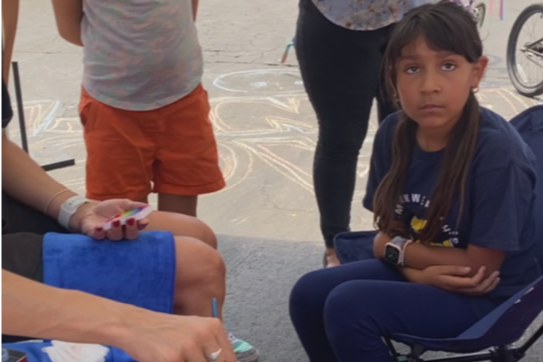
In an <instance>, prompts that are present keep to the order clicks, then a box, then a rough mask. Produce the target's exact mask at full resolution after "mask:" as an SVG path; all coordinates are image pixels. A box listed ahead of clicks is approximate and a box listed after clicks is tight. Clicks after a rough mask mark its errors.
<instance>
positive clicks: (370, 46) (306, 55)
mask: <svg viewBox="0 0 543 362" xmlns="http://www.w3.org/2000/svg"><path fill="white" fill-rule="evenodd" d="M391 30H392V26H388V27H386V28H383V29H379V30H375V31H353V30H348V29H346V28H342V27H340V26H337V25H335V24H333V23H332V22H330V21H329V20H328V19H326V18H325V17H324V16H323V15H322V14H321V13H320V11H319V10H318V9H317V8H316V7H315V6H314V5H313V3H312V1H311V0H300V14H299V17H298V25H297V29H296V47H295V49H296V55H297V57H298V61H299V64H300V70H301V73H302V79H303V81H304V85H305V89H306V91H307V94H308V96H309V100H310V101H311V104H312V105H313V108H314V110H315V112H316V114H317V118H318V122H319V139H318V143H317V149H316V151H315V160H314V165H313V182H314V186H315V193H316V196H317V203H318V206H319V211H320V222H321V231H322V234H323V236H324V240H325V242H326V246H327V247H333V239H334V236H335V235H337V234H338V233H341V232H344V231H349V222H350V217H351V215H350V214H351V202H352V198H353V193H354V188H355V181H356V167H357V161H358V154H359V152H360V149H361V147H362V144H363V142H364V138H365V137H366V133H367V130H368V122H369V118H370V111H371V106H372V103H373V100H374V99H375V98H377V101H378V115H379V122H381V121H382V120H383V119H384V118H385V117H386V116H387V115H389V114H390V113H393V112H394V111H395V108H394V106H393V103H392V102H391V101H388V100H387V99H384V98H386V97H383V93H384V89H383V87H381V85H382V79H383V77H382V72H381V60H382V58H383V54H384V51H385V49H386V46H387V42H388V39H389V35H390V32H391Z"/></svg>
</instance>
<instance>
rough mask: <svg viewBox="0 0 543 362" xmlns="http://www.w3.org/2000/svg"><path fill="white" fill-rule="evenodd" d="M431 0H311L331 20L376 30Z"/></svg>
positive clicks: (345, 25)
mask: <svg viewBox="0 0 543 362" xmlns="http://www.w3.org/2000/svg"><path fill="white" fill-rule="evenodd" d="M429 2H433V0H313V3H314V4H315V6H316V7H317V8H318V9H319V10H320V12H321V13H322V14H323V15H324V16H325V17H326V18H327V19H328V20H330V21H331V22H333V23H334V24H336V25H339V26H341V27H344V28H347V29H351V30H367V31H369V30H376V29H380V28H384V27H386V26H388V25H391V24H394V23H397V22H399V21H400V20H401V19H402V18H403V16H404V14H405V13H407V12H408V11H409V10H411V9H413V8H415V7H417V6H420V5H423V4H425V3H429Z"/></svg>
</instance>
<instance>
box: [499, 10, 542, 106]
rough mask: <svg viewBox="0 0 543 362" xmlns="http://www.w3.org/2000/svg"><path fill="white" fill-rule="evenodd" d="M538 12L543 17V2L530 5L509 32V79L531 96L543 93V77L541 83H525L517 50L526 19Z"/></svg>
mask: <svg viewBox="0 0 543 362" xmlns="http://www.w3.org/2000/svg"><path fill="white" fill-rule="evenodd" d="M538 13H541V16H542V17H543V4H534V5H530V6H528V7H527V8H526V9H524V10H523V11H522V12H521V13H520V14H519V16H518V17H517V19H516V20H515V23H514V24H513V28H512V29H511V33H510V34H509V40H508V42H507V72H508V73H509V79H510V80H511V83H513V86H514V87H515V89H516V90H517V92H519V93H520V94H522V95H523V96H526V97H531V98H533V97H536V96H539V95H541V94H543V79H541V82H540V83H538V84H536V85H534V86H529V85H526V84H524V82H523V81H522V80H521V78H520V77H519V70H518V67H517V53H516V52H517V42H518V38H519V35H520V31H521V30H522V28H523V26H524V24H525V23H526V21H527V20H528V19H529V18H530V17H531V16H533V15H534V14H538ZM542 21H543V20H542Z"/></svg>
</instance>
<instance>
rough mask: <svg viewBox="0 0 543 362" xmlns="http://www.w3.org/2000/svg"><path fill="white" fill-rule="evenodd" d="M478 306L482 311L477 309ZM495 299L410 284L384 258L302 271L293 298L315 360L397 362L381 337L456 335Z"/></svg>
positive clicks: (292, 309)
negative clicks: (307, 272)
mask: <svg viewBox="0 0 543 362" xmlns="http://www.w3.org/2000/svg"><path fill="white" fill-rule="evenodd" d="M475 304H476V305H477V308H476V309H477V311H478V312H476V311H475V309H474V308H473V307H474V305H475ZM494 307H496V305H495V303H493V302H490V301H489V300H487V299H485V298H477V297H468V296H463V295H457V294H453V293H449V292H446V291H444V290H441V289H438V288H434V287H431V286H427V285H422V284H415V283H410V282H407V281H406V280H405V278H404V277H403V275H401V273H399V272H398V271H397V270H396V268H395V267H393V266H390V265H388V264H386V263H384V262H382V261H379V260H366V261H360V262H355V263H349V264H346V265H342V266H339V267H336V268H330V269H321V270H317V271H314V272H311V273H309V274H307V275H305V276H303V277H302V278H301V279H300V280H299V281H298V283H297V284H296V285H295V286H294V289H293V290H292V294H291V297H290V315H291V319H292V322H293V324H294V328H295V329H296V332H297V334H298V337H299V338H300V341H301V343H302V345H303V347H304V349H305V351H306V352H307V355H308V356H309V359H310V361H311V362H321V361H322V362H332V361H339V362H352V361H360V362H395V359H394V358H392V357H391V356H390V353H389V351H388V348H387V347H386V345H385V344H384V343H383V340H382V337H383V336H388V335H390V334H391V333H403V334H410V335H416V336H420V337H427V338H452V337H456V336H458V335H460V334H461V333H462V332H464V331H465V330H466V329H468V328H469V327H470V326H471V325H473V324H474V323H475V322H477V321H478V320H479V319H480V318H482V317H483V315H481V310H485V309H486V311H485V313H484V314H486V313H488V312H490V311H491V310H492V309H493V308H494Z"/></svg>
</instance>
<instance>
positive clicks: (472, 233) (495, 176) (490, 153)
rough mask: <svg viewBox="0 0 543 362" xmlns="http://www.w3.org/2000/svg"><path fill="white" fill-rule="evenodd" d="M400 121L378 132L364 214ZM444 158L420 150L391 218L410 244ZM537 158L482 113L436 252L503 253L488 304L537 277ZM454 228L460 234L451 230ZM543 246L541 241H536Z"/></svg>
mask: <svg viewBox="0 0 543 362" xmlns="http://www.w3.org/2000/svg"><path fill="white" fill-rule="evenodd" d="M398 122H399V114H398V113H396V114H393V115H391V116H389V117H388V118H387V119H386V120H385V121H384V122H383V123H382V124H381V126H380V127H379V130H378V131H377V134H376V137H375V140H374V145H373V154H372V158H371V166H370V173H369V179H368V184H367V190H366V196H365V197H364V206H365V207H366V208H367V209H368V210H370V211H372V210H373V197H374V195H375V191H376V189H377V186H378V185H379V183H380V182H381V180H382V179H383V178H384V177H385V175H386V173H387V172H388V170H389V169H390V166H391V164H392V144H393V138H394V131H395V128H396V125H397V124H398ZM443 153H444V151H438V152H425V151H423V150H422V149H420V147H419V146H418V145H416V146H415V149H414V150H413V153H412V160H411V165H410V167H409V172H408V175H407V179H406V184H405V187H404V193H403V195H402V197H401V202H399V203H398V205H397V207H396V216H397V217H398V218H399V219H401V220H403V221H404V222H405V223H406V224H407V226H408V227H409V228H410V230H411V234H412V236H413V238H414V240H417V236H418V233H417V232H418V231H420V230H421V229H422V228H423V227H424V226H425V223H426V219H425V217H426V210H427V208H428V206H429V203H430V202H431V197H432V193H433V191H434V189H435V187H436V183H437V180H438V174H439V169H440V166H441V159H442V156H443ZM535 183H536V163H535V156H534V155H533V153H532V151H531V150H530V148H529V147H528V145H527V144H526V143H525V142H524V141H523V140H522V138H521V137H520V135H519V133H518V132H517V130H516V129H515V128H514V127H513V125H511V124H509V122H507V121H505V120H504V119H503V118H502V117H500V116H499V115H497V114H496V113H494V112H492V111H490V110H488V109H484V108H482V109H481V118H480V128H479V134H478V140H477V146H476V150H475V154H474V157H473V159H472V161H471V165H470V170H469V174H468V179H467V184H466V193H465V200H464V202H465V203H464V210H463V213H462V218H461V220H460V223H458V211H459V208H460V200H459V198H458V199H457V200H455V201H454V202H453V207H452V209H451V212H450V213H449V215H448V217H447V219H446V222H445V225H444V227H443V232H442V234H441V236H440V238H439V239H438V240H433V243H432V245H434V246H436V247H449V248H464V249H465V248H467V247H468V245H469V244H472V245H476V246H479V247H483V248H490V249H499V250H504V251H506V252H507V254H506V258H505V261H504V263H503V266H502V268H501V269H500V278H501V281H500V283H499V285H498V286H497V287H496V289H495V290H493V291H492V292H491V293H489V294H488V295H487V297H488V298H491V299H495V300H500V301H501V300H504V299H506V298H509V297H511V296H513V295H514V294H515V293H516V292H518V291H519V290H520V289H522V288H523V287H524V286H526V285H527V284H529V283H531V282H532V281H534V280H535V279H537V278H538V277H539V275H540V274H541V271H540V268H539V264H538V261H537V259H536V257H535V249H536V244H535V243H536V240H535V230H536V215H535V212H534V202H535ZM457 225H458V227H457ZM540 242H541V241H540Z"/></svg>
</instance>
